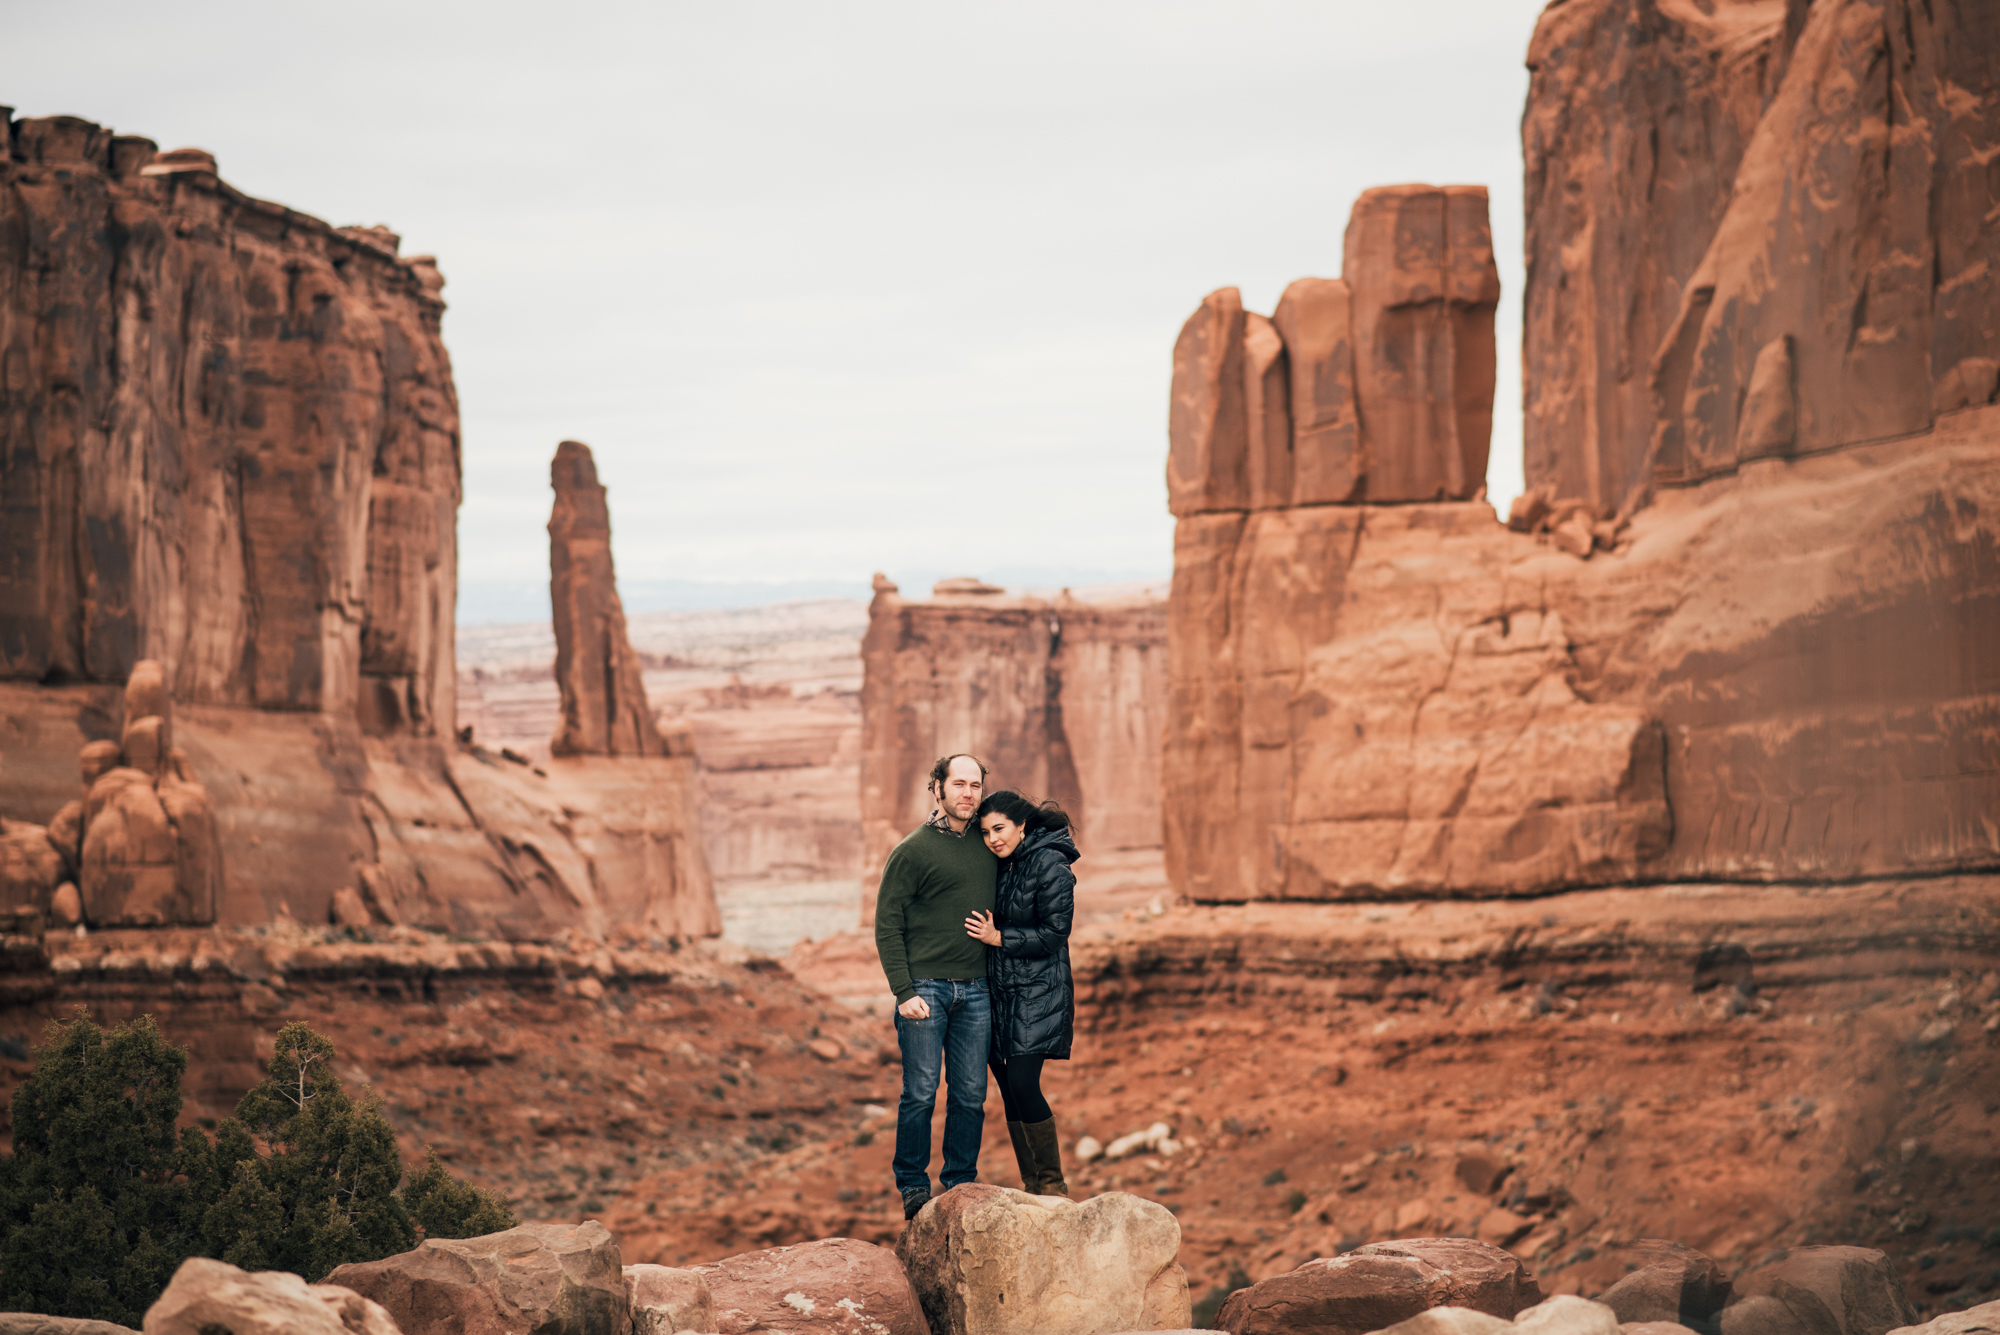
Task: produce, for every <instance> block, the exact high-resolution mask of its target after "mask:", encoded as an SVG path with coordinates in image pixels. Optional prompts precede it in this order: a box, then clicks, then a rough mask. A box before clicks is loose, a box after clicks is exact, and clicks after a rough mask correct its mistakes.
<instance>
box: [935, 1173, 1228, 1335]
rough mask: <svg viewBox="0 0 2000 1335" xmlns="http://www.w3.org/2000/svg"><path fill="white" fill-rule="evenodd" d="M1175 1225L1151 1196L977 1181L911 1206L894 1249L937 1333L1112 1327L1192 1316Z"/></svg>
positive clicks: (1098, 1333) (1148, 1326)
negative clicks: (1083, 1196) (1081, 1193)
mask: <svg viewBox="0 0 2000 1335" xmlns="http://www.w3.org/2000/svg"><path fill="white" fill-rule="evenodd" d="M1180 1240H1181V1230H1180V1225H1179V1224H1178V1223H1176V1222H1175V1220H1174V1217H1173V1215H1172V1213H1171V1212H1169V1211H1168V1210H1167V1208H1166V1207H1165V1206H1163V1205H1160V1204H1158V1203H1157V1202H1154V1201H1148V1200H1142V1199H1140V1198H1139V1197H1137V1196H1133V1195H1129V1194H1127V1193H1125V1192H1107V1193H1105V1194H1104V1195H1102V1196H1095V1197H1092V1198H1091V1199H1090V1200H1087V1201H1069V1200H1064V1199H1062V1198H1060V1197H1054V1196H1030V1195H1028V1194H1027V1193H1026V1192H1021V1191H1012V1190H1009V1189H1007V1188H1004V1187H994V1186H987V1185H985V1184H983V1183H973V1184H970V1185H967V1186H962V1187H954V1188H953V1189H952V1190H950V1191H948V1192H946V1193H945V1194H944V1195H942V1196H939V1197H937V1198H935V1199H934V1200H932V1201H931V1202H930V1204H928V1205H926V1206H925V1207H924V1208H923V1209H922V1210H921V1211H919V1212H918V1214H917V1217H916V1218H915V1219H914V1220H913V1221H912V1222H911V1223H910V1225H909V1226H908V1227H906V1228H905V1229H904V1231H903V1236H902V1238H901V1239H900V1240H899V1241H898V1242H897V1244H896V1254H897V1255H898V1256H899V1257H901V1258H902V1261H903V1268H904V1269H905V1270H906V1271H907V1272H908V1273H909V1276H910V1280H911V1283H913V1284H914V1285H915V1286H916V1290H917V1294H918V1296H919V1297H920V1298H921V1299H922V1301H923V1308H924V1315H925V1317H927V1318H928V1320H929V1322H930V1329H931V1331H932V1332H933V1335H1015V1333H1016V1332H1018V1333H1019V1335H1029V1333H1030V1332H1038V1331H1054V1330H1060V1331H1067V1332H1071V1333H1072V1335H1107V1333H1108V1332H1114V1331H1129V1330H1170V1329H1179V1328H1182V1327H1185V1326H1187V1325H1188V1324H1189V1322H1190V1320H1191V1318H1192V1307H1191V1305H1190V1303H1189V1301H1188V1292H1187V1273H1186V1272H1185V1271H1184V1270H1182V1269H1181V1267H1180V1264H1179V1262H1178V1259H1177V1258H1178V1255H1179V1252H1180Z"/></svg>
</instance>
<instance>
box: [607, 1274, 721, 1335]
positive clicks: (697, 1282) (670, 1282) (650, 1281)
mask: <svg viewBox="0 0 2000 1335" xmlns="http://www.w3.org/2000/svg"><path fill="white" fill-rule="evenodd" d="M625 1283H626V1285H627V1287H629V1288H630V1289H631V1292H632V1335H678V1333H679V1332H681V1331H714V1330H716V1329H717V1326H716V1324H715V1300H714V1298H713V1296H712V1295H711V1294H710V1293H709V1289H708V1281H706V1280H704V1279H703V1278H702V1277H701V1276H700V1275H697V1274H696V1273H695V1272H694V1271H692V1270H677V1269H675V1268H674V1267H672V1266H665V1265H628V1266H626V1267H625Z"/></svg>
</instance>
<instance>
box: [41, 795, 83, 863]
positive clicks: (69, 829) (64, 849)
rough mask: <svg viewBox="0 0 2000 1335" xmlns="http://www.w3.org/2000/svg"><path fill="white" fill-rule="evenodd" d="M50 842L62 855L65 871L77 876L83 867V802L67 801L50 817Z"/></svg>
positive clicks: (79, 800)
mask: <svg viewBox="0 0 2000 1335" xmlns="http://www.w3.org/2000/svg"><path fill="white" fill-rule="evenodd" d="M49 843H50V844H51V845H52V846H53V847H54V848H55V850H56V852H57V853H58V854H60V855H61V856H62V860H63V871H64V873H65V874H66V875H69V876H72V877H73V876H75V875H76V874H77V873H78V872H79V871H81V870H82V868H83V802H82V800H81V799H78V800H75V801H71V802H65V803H64V804H63V805H62V807H61V808H60V809H59V810H57V812H56V814H55V815H53V816H51V817H49Z"/></svg>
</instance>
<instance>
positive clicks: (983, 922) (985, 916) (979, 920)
mask: <svg viewBox="0 0 2000 1335" xmlns="http://www.w3.org/2000/svg"><path fill="white" fill-rule="evenodd" d="M965 934H966V935H967V936H970V937H976V938H978V939H979V940H981V941H984V942H985V943H986V944H987V945H989V946H997V945H999V944H1000V929H999V928H998V927H995V926H994V925H993V915H992V914H990V913H978V912H975V913H974V914H973V915H972V916H971V917H970V918H967V919H966V920H965Z"/></svg>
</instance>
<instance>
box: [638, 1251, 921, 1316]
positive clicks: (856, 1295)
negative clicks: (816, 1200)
mask: <svg viewBox="0 0 2000 1335" xmlns="http://www.w3.org/2000/svg"><path fill="white" fill-rule="evenodd" d="M661 1268H662V1269H664V1267H661ZM690 1270H691V1271H692V1273H693V1274H695V1275H697V1276H699V1277H700V1278H701V1279H702V1280H703V1281H704V1282H705V1283H706V1284H707V1285H708V1293H709V1296H710V1298H711V1300H712V1301H713V1303H714V1307H713V1311H712V1317H713V1321H714V1324H713V1325H709V1326H702V1327H699V1329H702V1330H711V1331H719V1332H721V1335H747V1332H750V1331H759V1330H772V1331H793V1332H798V1333H799V1335H807V1332H811V1333H812V1335H821V1333H822V1332H823V1333H824V1335H930V1328H929V1327H928V1326H926V1325H925V1324H924V1312H923V1308H922V1307H921V1306H919V1305H918V1302H917V1293H916V1290H915V1289H913V1288H912V1287H911V1286H910V1280H909V1277H908V1276H907V1275H905V1274H904V1273H903V1267H902V1266H901V1265H899V1264H897V1261H896V1257H895V1254H894V1253H893V1252H891V1251H889V1250H888V1249H887V1248H886V1247H878V1246H876V1245H875V1244H874V1243H872V1242H857V1241H856V1240H854V1239H853V1238H823V1239H821V1240H820V1241H818V1242H802V1243H800V1244H798V1245H797V1246H794V1247H773V1248H770V1249H769V1250H767V1251H758V1252H744V1253H743V1254H741V1255H740V1256H729V1257H724V1258H723V1259H722V1260H720V1261H717V1262H715V1263H714V1264H712V1265H698V1266H693V1267H690ZM638 1304H639V1294H638V1293H637V1292H636V1291H635V1292H634V1294H633V1307H634V1309H635V1311H636V1309H637V1307H638Z"/></svg>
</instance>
